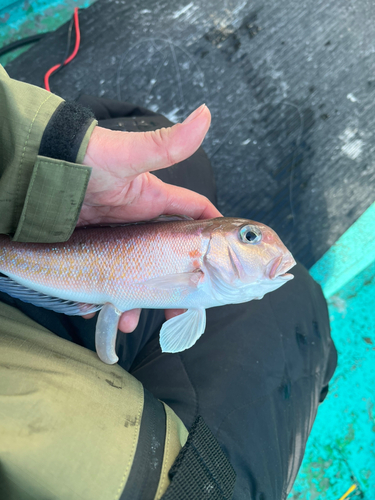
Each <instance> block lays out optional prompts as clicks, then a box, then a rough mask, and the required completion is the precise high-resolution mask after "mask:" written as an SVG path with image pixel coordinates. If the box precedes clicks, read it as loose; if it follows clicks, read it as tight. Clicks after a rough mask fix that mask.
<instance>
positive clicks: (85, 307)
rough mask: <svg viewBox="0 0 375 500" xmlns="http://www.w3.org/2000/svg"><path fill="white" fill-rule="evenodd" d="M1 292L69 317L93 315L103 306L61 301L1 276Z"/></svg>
mask: <svg viewBox="0 0 375 500" xmlns="http://www.w3.org/2000/svg"><path fill="white" fill-rule="evenodd" d="M0 291H1V292H5V293H7V294H8V295H10V296H11V297H14V298H15V299H20V300H22V301H23V302H27V303H28V304H33V305H34V306H37V307H44V309H50V310H51V311H55V312H58V313H63V314H67V315H68V316H83V315H85V314H91V313H93V312H96V311H99V309H101V307H102V305H101V304H86V303H84V302H74V301H72V300H64V299H59V298H58V297H53V296H52V295H47V294H45V293H41V292H37V291H36V290H32V289H31V288H27V287H26V286H23V285H20V284H19V283H17V282H16V281H14V280H12V278H9V277H8V276H0Z"/></svg>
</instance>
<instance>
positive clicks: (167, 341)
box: [160, 308, 206, 352]
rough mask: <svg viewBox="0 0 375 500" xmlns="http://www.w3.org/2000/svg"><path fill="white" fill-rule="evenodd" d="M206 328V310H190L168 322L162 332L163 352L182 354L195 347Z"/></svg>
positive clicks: (161, 343) (161, 345)
mask: <svg viewBox="0 0 375 500" xmlns="http://www.w3.org/2000/svg"><path fill="white" fill-rule="evenodd" d="M205 328H206V310H205V309H203V308H199V309H188V310H187V311H186V312H184V313H183V314H180V315H179V316H175V317H174V318H171V319H169V320H168V321H166V322H165V323H164V324H163V326H162V328H161V330H160V347H161V350H162V352H181V351H184V350H185V349H189V347H191V346H193V345H194V344H195V343H196V341H197V340H198V339H199V337H200V336H201V335H202V333H203V332H204V330H205Z"/></svg>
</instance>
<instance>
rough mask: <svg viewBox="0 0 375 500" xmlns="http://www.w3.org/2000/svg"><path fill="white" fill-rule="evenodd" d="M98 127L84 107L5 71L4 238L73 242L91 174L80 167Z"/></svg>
mask: <svg viewBox="0 0 375 500" xmlns="http://www.w3.org/2000/svg"><path fill="white" fill-rule="evenodd" d="M82 110H83V111H82ZM96 124H97V122H96V121H95V120H94V119H93V117H92V114H91V112H89V111H88V110H86V109H85V108H81V109H80V108H79V106H78V105H76V104H74V103H66V102H65V101H64V100H63V99H61V98H60V97H58V96H56V95H54V94H51V93H50V92H47V91H45V90H43V89H41V88H38V87H35V86H33V85H29V84H26V83H23V82H19V81H16V80H13V79H11V78H9V76H8V75H7V73H6V71H5V70H4V68H3V67H2V66H0V233H5V234H9V235H10V236H12V238H13V239H14V240H16V241H27V242H57V241H65V240H67V239H68V238H69V236H70V235H71V233H72V232H73V230H74V228H75V225H76V223H77V219H78V216H79V213H80V210H81V205H82V202H83V199H84V196H85V192H86V188H87V183H88V180H89V177H90V172H91V168H90V167H87V166H83V165H80V163H81V162H82V161H83V158H84V155H85V153H86V149H87V145H88V142H89V139H90V136H91V133H92V131H93V129H94V127H95V126H96Z"/></svg>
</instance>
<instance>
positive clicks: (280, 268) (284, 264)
mask: <svg viewBox="0 0 375 500" xmlns="http://www.w3.org/2000/svg"><path fill="white" fill-rule="evenodd" d="M295 265H296V261H295V260H294V258H293V256H292V254H291V253H289V252H288V254H287V255H280V256H279V257H276V258H274V259H272V260H271V262H270V263H269V264H268V266H267V274H268V277H269V279H271V280H273V279H275V278H277V277H279V276H280V277H282V278H287V279H292V278H293V275H291V274H285V273H286V272H287V271H289V269H291V268H292V267H294V266H295Z"/></svg>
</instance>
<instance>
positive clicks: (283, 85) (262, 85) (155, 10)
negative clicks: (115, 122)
mask: <svg viewBox="0 0 375 500" xmlns="http://www.w3.org/2000/svg"><path fill="white" fill-rule="evenodd" d="M80 21H81V30H82V45H81V48H80V51H79V54H78V56H77V58H76V59H75V60H74V61H73V62H72V63H71V64H70V65H69V66H68V67H66V68H64V70H63V71H61V72H60V73H58V74H57V75H56V76H54V77H52V78H51V81H50V84H51V89H52V90H53V91H54V92H55V93H57V94H60V95H61V96H63V97H64V98H68V99H74V98H77V97H78V95H79V94H80V93H85V94H91V95H103V96H106V97H109V98H114V99H122V100H128V101H131V102H134V103H137V104H140V105H142V106H146V107H149V108H150V109H152V110H154V111H157V112H160V113H163V114H165V115H166V116H167V117H168V118H170V119H171V120H174V121H177V120H181V119H183V118H184V117H185V116H186V115H187V114H188V113H189V112H190V111H191V110H192V109H193V108H195V107H196V106H198V105H199V104H201V103H203V102H205V103H206V104H207V105H208V106H209V108H210V109H211V112H212V115H213V121H212V126H211V130H210V132H209V135H208V137H207V140H206V141H205V143H204V147H205V149H206V151H207V153H208V155H209V157H210V158H211V161H212V164H213V167H214V171H215V175H216V179H217V186H218V198H219V208H220V210H222V211H223V213H224V214H225V215H236V216H243V217H248V218H251V219H254V220H259V221H262V222H264V223H266V224H269V225H270V226H271V227H273V228H274V229H276V231H278V233H279V234H280V236H281V238H282V239H283V241H284V242H285V243H286V244H287V245H288V246H289V248H290V249H291V250H292V252H293V253H294V254H295V256H296V257H297V258H298V259H299V260H301V261H302V262H303V263H304V264H305V265H306V266H307V267H310V266H311V265H312V264H314V262H316V261H317V260H318V259H319V258H320V257H321V256H322V254H323V253H324V252H325V251H326V250H327V249H328V248H329V247H330V246H331V245H332V244H333V243H334V242H335V241H336V240H337V239H338V238H339V236H340V235H341V234H342V233H343V232H344V231H345V230H346V229H347V228H348V227H349V226H350V225H351V224H352V223H353V222H354V221H355V220H356V219H357V218H358V217H359V216H360V215H361V214H362V213H363V211H364V210H365V209H366V208H367V207H368V206H369V205H370V204H371V203H372V202H373V201H374V199H375V191H374V181H375V159H374V150H375V141H374V117H375V113H374V105H373V102H374V89H375V27H374V26H375V23H374V21H375V14H374V7H373V4H372V0H349V1H347V2H338V1H336V0H327V1H323V0H318V1H316V0H306V1H304V2H300V1H299V0H287V1H286V2H278V1H276V0H272V1H271V0H264V1H255V2H251V3H250V2H246V1H242V0H222V1H218V0H206V1H205V2H199V3H198V2H190V3H189V0H173V1H167V0H133V1H131V2H129V1H127V0H126V1H124V0H115V1H110V0H98V2H97V3H95V4H93V5H92V6H91V7H90V8H88V9H87V10H85V11H81V12H80ZM66 32H67V26H63V27H61V28H60V29H59V30H58V31H56V32H55V33H53V34H51V35H50V36H48V37H46V38H45V39H44V40H42V41H41V42H38V43H37V44H36V45H35V46H34V47H33V48H32V49H30V50H29V51H28V52H26V53H25V54H23V55H21V56H20V57H19V58H17V59H16V60H15V61H13V62H12V63H10V64H9V65H7V70H8V72H9V73H10V75H11V76H12V77H14V78H18V79H22V80H25V81H27V82H30V83H33V84H36V85H42V81H43V75H44V73H45V71H46V70H47V69H49V68H50V67H51V66H52V65H54V64H55V63H57V62H60V59H62V57H63V55H64V52H65V48H66Z"/></svg>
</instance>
